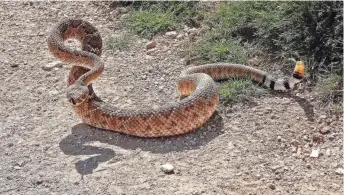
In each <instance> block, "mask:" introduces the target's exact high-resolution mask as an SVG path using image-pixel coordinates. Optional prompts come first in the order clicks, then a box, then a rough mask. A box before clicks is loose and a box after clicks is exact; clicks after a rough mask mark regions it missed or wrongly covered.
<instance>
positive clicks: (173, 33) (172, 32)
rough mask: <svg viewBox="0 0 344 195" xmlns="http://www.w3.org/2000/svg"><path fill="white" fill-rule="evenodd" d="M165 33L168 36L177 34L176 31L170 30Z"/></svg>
mask: <svg viewBox="0 0 344 195" xmlns="http://www.w3.org/2000/svg"><path fill="white" fill-rule="evenodd" d="M165 35H166V36H168V37H170V38H175V37H176V36H177V35H178V33H177V32H176V31H170V32H167V33H165Z"/></svg>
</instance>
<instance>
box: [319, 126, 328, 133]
mask: <svg viewBox="0 0 344 195" xmlns="http://www.w3.org/2000/svg"><path fill="white" fill-rule="evenodd" d="M330 130H331V128H330V127H329V126H325V127H323V128H320V129H319V132H320V133H321V134H328V133H330Z"/></svg>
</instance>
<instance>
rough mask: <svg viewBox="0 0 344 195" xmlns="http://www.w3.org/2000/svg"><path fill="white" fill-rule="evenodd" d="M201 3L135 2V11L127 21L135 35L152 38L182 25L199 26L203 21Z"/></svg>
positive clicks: (133, 5)
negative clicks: (199, 4) (199, 22)
mask: <svg viewBox="0 0 344 195" xmlns="http://www.w3.org/2000/svg"><path fill="white" fill-rule="evenodd" d="M198 3H199V2H194V1H186V2H183V1H181V2H178V1H161V2H154V1H153V2H144V1H143V2H136V1H135V2H133V3H132V4H131V6H132V7H133V9H134V10H133V11H132V13H131V14H130V16H129V17H128V19H127V20H126V21H125V23H126V24H127V26H128V27H129V28H130V29H131V30H133V31H134V32H135V33H137V34H139V35H141V36H143V37H147V38H151V37H152V36H154V35H156V34H158V33H164V32H166V31H168V30H172V29H176V28H178V27H180V26H181V25H182V24H188V25H197V24H198V23H197V21H198V20H201V19H202V13H201V12H200V11H199V10H198V8H197V6H198Z"/></svg>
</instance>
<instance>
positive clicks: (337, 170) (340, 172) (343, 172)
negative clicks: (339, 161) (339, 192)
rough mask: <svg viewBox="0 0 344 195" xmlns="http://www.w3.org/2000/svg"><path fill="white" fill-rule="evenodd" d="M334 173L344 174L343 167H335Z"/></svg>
mask: <svg viewBox="0 0 344 195" xmlns="http://www.w3.org/2000/svg"><path fill="white" fill-rule="evenodd" d="M336 174H337V175H344V169H343V168H338V169H336Z"/></svg>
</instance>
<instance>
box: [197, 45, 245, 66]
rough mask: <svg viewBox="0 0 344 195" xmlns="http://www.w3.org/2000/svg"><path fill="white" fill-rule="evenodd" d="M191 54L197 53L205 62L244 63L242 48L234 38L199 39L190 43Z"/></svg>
mask: <svg viewBox="0 0 344 195" xmlns="http://www.w3.org/2000/svg"><path fill="white" fill-rule="evenodd" d="M191 55H198V56H199V57H200V59H201V60H202V61H205V62H211V63H212V62H230V63H245V62H246V61H247V56H246V53H245V50H244V48H243V47H242V46H241V45H240V44H239V43H237V42H236V41H234V40H211V39H210V40H207V39H204V40H201V41H200V42H197V43H195V44H193V45H192V51H191Z"/></svg>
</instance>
